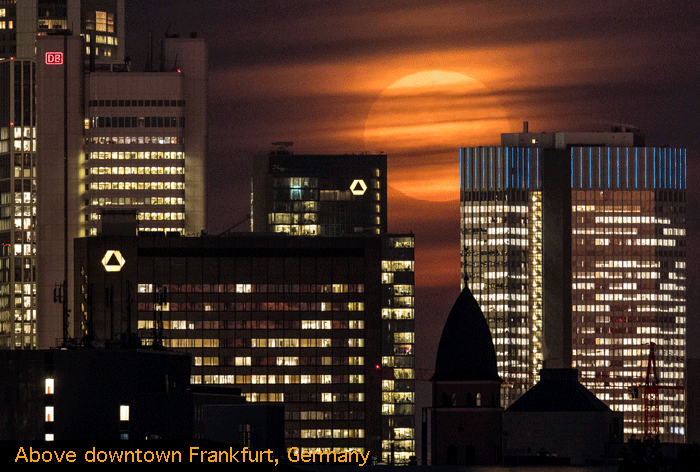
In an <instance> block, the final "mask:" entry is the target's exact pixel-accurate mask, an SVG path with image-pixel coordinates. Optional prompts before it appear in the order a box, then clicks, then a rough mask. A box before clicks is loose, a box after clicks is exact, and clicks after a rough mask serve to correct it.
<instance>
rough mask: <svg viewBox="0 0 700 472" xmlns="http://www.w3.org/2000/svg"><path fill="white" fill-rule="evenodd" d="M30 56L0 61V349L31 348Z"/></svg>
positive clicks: (33, 335) (33, 143)
mask: <svg viewBox="0 0 700 472" xmlns="http://www.w3.org/2000/svg"><path fill="white" fill-rule="evenodd" d="M34 81H35V67H34V63H33V61H20V60H13V61H5V62H0V242H1V243H2V246H1V248H0V348H5V349H7V348H12V349H32V348H36V342H37V341H36V299H35V297H36V232H35V219H36V117H35V115H36V108H35V105H34V94H33V90H34Z"/></svg>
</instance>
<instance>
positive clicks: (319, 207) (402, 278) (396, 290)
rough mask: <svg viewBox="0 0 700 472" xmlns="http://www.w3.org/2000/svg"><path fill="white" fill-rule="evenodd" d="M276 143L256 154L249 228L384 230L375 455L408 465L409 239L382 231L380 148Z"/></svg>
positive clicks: (411, 434) (317, 232)
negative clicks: (330, 151)
mask: <svg viewBox="0 0 700 472" xmlns="http://www.w3.org/2000/svg"><path fill="white" fill-rule="evenodd" d="M280 144H282V145H283V146H282V147H281V148H280V149H278V150H276V151H273V152H270V153H268V154H266V155H258V156H256V158H255V164H254V175H253V179H252V189H251V190H252V191H251V213H252V215H251V216H252V218H251V222H252V224H251V226H252V229H253V231H255V232H282V233H287V234H289V235H299V236H336V237H338V236H345V237H347V236H358V235H364V236H369V235H375V234H378V235H384V237H383V243H382V244H383V249H382V276H381V287H382V305H381V306H382V313H381V318H382V322H381V326H380V329H381V339H382V343H381V356H382V359H381V366H380V367H381V369H380V370H381V374H382V386H381V388H382V415H381V422H382V426H381V438H382V448H381V451H382V453H381V460H382V461H383V462H386V463H391V464H407V463H408V462H409V460H410V458H411V456H414V455H415V419H414V416H413V412H414V405H415V371H414V351H413V346H414V344H413V343H414V331H415V328H414V306H415V305H414V266H413V263H414V253H413V244H414V239H413V235H396V234H386V231H387V218H386V215H387V197H386V192H387V180H386V155H383V154H352V155H350V154H345V155H296V154H293V153H291V152H290V151H289V150H288V148H289V146H291V143H280ZM376 283H379V281H377V282H376Z"/></svg>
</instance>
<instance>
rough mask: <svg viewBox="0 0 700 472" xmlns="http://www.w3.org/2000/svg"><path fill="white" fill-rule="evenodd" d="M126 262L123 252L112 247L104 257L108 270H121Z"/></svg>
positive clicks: (103, 262) (103, 261)
mask: <svg viewBox="0 0 700 472" xmlns="http://www.w3.org/2000/svg"><path fill="white" fill-rule="evenodd" d="M125 262H126V261H125V260H124V257H123V256H122V253H121V252H119V251H116V250H112V249H110V250H109V251H107V252H106V253H105V256H104V257H103V258H102V265H103V266H104V267H105V270H106V271H107V272H119V271H120V270H122V267H124V263H125Z"/></svg>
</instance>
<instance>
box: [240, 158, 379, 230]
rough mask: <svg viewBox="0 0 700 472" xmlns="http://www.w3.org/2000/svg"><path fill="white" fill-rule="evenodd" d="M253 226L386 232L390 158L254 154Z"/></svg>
mask: <svg viewBox="0 0 700 472" xmlns="http://www.w3.org/2000/svg"><path fill="white" fill-rule="evenodd" d="M251 229H252V230H253V231H255V232H261V231H270V232H274V233H288V234H291V235H297V236H350V235H357V234H384V233H385V232H386V156H385V155H372V154H362V155H328V156H324V155H295V154H291V153H289V152H286V151H284V152H283V151H278V152H272V153H270V154H267V155H260V156H256V158H255V170H254V176H253V181H252V195H251Z"/></svg>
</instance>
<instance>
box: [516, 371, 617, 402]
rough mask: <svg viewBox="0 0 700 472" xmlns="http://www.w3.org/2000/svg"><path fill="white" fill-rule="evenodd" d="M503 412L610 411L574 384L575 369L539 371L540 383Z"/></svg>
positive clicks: (594, 397) (575, 378) (584, 389)
mask: <svg viewBox="0 0 700 472" xmlns="http://www.w3.org/2000/svg"><path fill="white" fill-rule="evenodd" d="M506 411H508V412H526V411H611V410H610V408H609V407H608V406H607V405H606V404H605V403H603V402H602V401H600V400H598V397H596V396H595V395H594V394H593V393H591V392H590V391H589V390H588V389H587V388H586V387H584V386H583V385H581V383H580V382H579V381H578V370H576V369H542V370H541V371H540V381H539V382H538V383H537V385H535V386H534V387H532V388H531V389H530V390H528V391H527V393H525V395H523V396H522V397H520V398H519V399H518V400H516V402H515V403H513V404H512V405H511V406H510V407H509V408H508V409H507V410H506Z"/></svg>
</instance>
